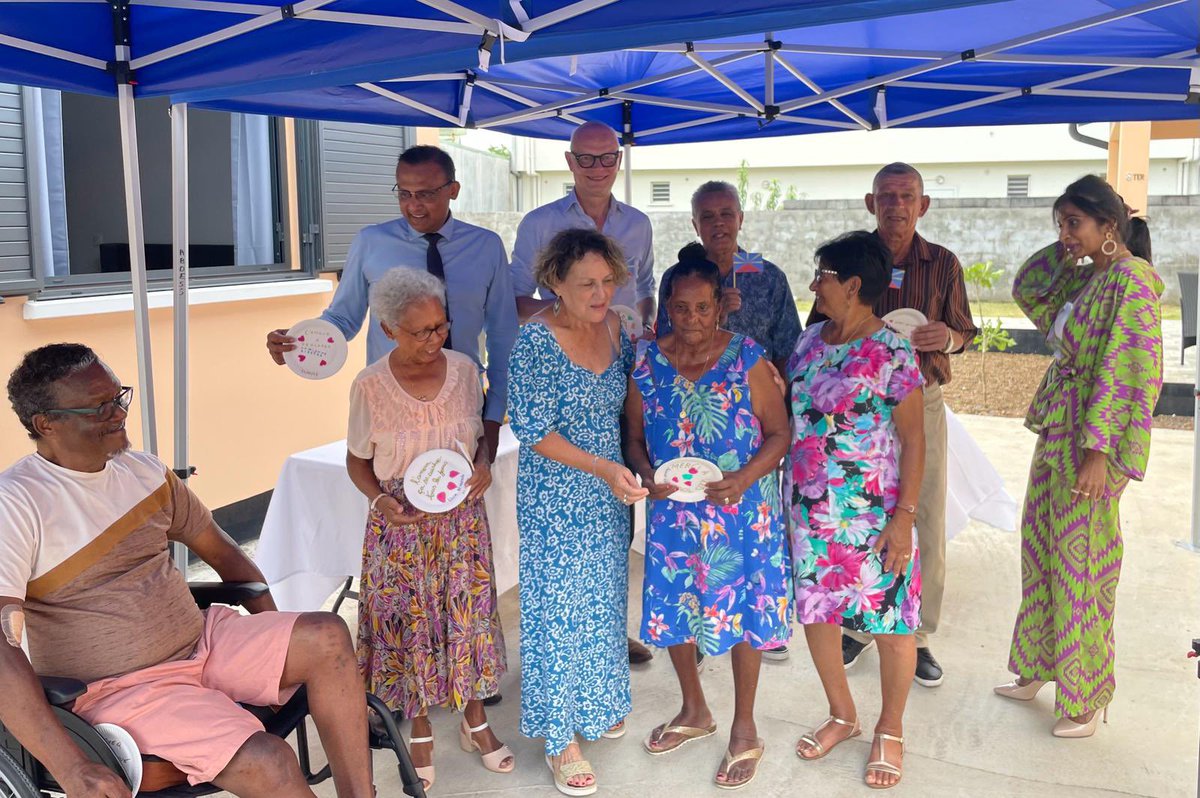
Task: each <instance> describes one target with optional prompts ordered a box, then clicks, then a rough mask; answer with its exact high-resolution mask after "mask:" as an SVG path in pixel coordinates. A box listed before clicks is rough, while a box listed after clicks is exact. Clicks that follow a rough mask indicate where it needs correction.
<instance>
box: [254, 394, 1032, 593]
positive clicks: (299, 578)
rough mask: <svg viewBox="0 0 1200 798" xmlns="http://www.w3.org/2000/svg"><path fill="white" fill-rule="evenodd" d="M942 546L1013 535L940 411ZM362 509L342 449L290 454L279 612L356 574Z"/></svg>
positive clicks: (279, 530)
mask: <svg viewBox="0 0 1200 798" xmlns="http://www.w3.org/2000/svg"><path fill="white" fill-rule="evenodd" d="M946 421H947V428H946V436H947V446H946V450H947V456H946V536H947V538H953V537H954V536H955V535H957V534H958V533H959V532H961V531H962V530H963V529H964V528H965V527H966V525H967V521H968V520H969V519H970V518H974V519H976V520H978V521H983V522H984V523H988V524H991V525H992V526H995V527H998V528H1000V529H1005V530H1009V531H1012V530H1014V529H1016V523H1017V504H1016V502H1015V501H1013V498H1012V497H1011V496H1009V495H1008V492H1007V491H1006V490H1005V489H1004V481H1003V480H1002V479H1001V478H1000V475H999V473H997V472H996V469H995V468H993V467H992V464H991V463H990V462H988V459H987V456H986V455H985V454H984V453H983V450H982V449H980V448H979V445H978V444H976V443H975V440H974V439H973V438H972V437H971V435H970V433H969V432H967V430H966V428H965V427H963V425H962V422H960V421H959V420H958V419H957V418H956V417H955V416H954V414H953V413H952V412H950V409H949V408H946ZM518 447H519V444H518V442H517V439H516V438H515V437H514V436H513V434H512V430H511V429H510V428H509V427H507V426H505V427H504V428H503V429H501V431H500V447H499V448H500V451H499V454H498V455H497V457H496V462H495V464H494V465H493V466H492V486H491V487H490V488H489V489H488V492H487V494H486V496H485V497H484V502H485V503H486V505H487V514H488V525H489V527H490V528H491V533H492V558H493V562H494V564H495V570H496V589H497V590H498V591H499V592H500V593H503V592H505V591H506V590H508V589H510V588H511V587H513V586H514V585H516V583H517V546H518V535H517V449H518ZM643 505H644V503H642V505H639V507H638V512H637V514H636V516H635V517H636V519H637V523H636V528H635V531H634V543H633V547H634V549H635V550H636V551H639V552H642V553H644V552H645V511H644V509H643ZM366 519H367V499H366V497H365V496H363V495H362V493H360V492H359V491H358V488H356V487H354V483H352V482H351V481H350V477H349V475H348V474H347V473H346V442H345V441H337V442H336V443H330V444H326V445H325V446H318V447H317V448H315V449H308V450H306V451H303V452H297V453H296V454H293V455H292V456H291V457H289V458H288V459H287V462H286V463H284V466H283V470H282V471H281V472H280V474H279V481H278V482H277V483H276V485H275V492H274V494H273V495H272V496H271V505H270V507H268V509H267V517H266V519H265V520H264V522H263V528H262V536H261V537H260V538H259V542H258V550H257V552H256V553H255V557H254V559H255V562H257V563H258V567H259V568H260V569H262V572H263V575H264V576H266V578H267V581H268V582H269V583H270V585H271V593H272V594H273V595H274V597H275V603H276V604H277V605H278V606H279V609H281V610H293V611H310V610H317V609H320V608H321V606H322V605H324V603H325V601H326V599H328V598H329V596H330V595H332V594H333V591H334V590H336V589H337V587H338V585H340V584H341V583H342V582H344V581H346V577H348V576H358V574H359V572H360V570H361V568H362V539H363V532H364V529H365V526H366Z"/></svg>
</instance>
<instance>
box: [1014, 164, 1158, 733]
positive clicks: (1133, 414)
mask: <svg viewBox="0 0 1200 798" xmlns="http://www.w3.org/2000/svg"><path fill="white" fill-rule="evenodd" d="M1054 217H1055V220H1056V222H1057V223H1058V228H1059V240H1058V241H1057V242H1056V243H1055V244H1052V245H1051V246H1049V247H1046V248H1045V249H1043V250H1042V251H1040V252H1038V253H1037V254H1035V255H1033V256H1032V257H1031V258H1030V259H1029V260H1028V261H1026V262H1025V265H1024V266H1022V267H1021V269H1020V271H1019V272H1018V273H1017V277H1016V280H1015V282H1014V284H1013V298H1014V299H1016V301H1017V304H1019V305H1020V306H1021V310H1023V311H1024V312H1025V315H1027V316H1028V317H1029V319H1030V320H1031V321H1032V322H1033V323H1034V324H1036V325H1037V328H1038V329H1039V330H1041V331H1042V332H1043V333H1045V334H1046V335H1047V340H1048V341H1049V342H1050V343H1051V345H1052V346H1053V348H1054V361H1053V362H1052V363H1051V364H1050V368H1049V369H1047V371H1046V376H1045V377H1044V378H1043V379H1042V384H1041V386H1040V387H1039V388H1038V391H1037V393H1036V394H1035V395H1034V399H1033V403H1032V404H1031V405H1030V408H1029V413H1028V415H1027V416H1026V417H1025V425H1026V426H1027V427H1029V428H1030V429H1031V430H1033V431H1034V432H1036V433H1037V435H1038V439H1037V445H1036V447H1035V448H1034V452H1033V464H1032V466H1031V467H1030V472H1029V487H1028V488H1027V489H1026V493H1025V509H1024V514H1023V518H1022V521H1021V585H1022V594H1021V608H1020V610H1019V611H1018V613H1017V620H1016V624H1015V628H1014V629H1013V640H1012V650H1011V654H1010V657H1009V662H1008V667H1009V670H1010V671H1012V672H1013V673H1014V674H1016V675H1017V679H1015V680H1014V681H1012V682H1009V683H1008V684H1004V685H1001V686H999V687H997V688H996V693H998V694H999V695H1002V696H1004V697H1006V698H1014V699H1019V700H1029V699H1031V698H1033V697H1034V696H1035V695H1036V694H1037V692H1038V690H1039V689H1041V687H1042V686H1043V685H1044V684H1045V683H1046V682H1054V683H1055V687H1056V691H1055V701H1054V710H1055V714H1056V715H1058V721H1057V723H1055V725H1054V729H1053V733H1054V735H1055V736H1057V737H1088V736H1091V735H1092V734H1093V733H1095V730H1096V726H1097V720H1098V718H1099V717H1100V716H1101V715H1102V712H1103V711H1104V710H1105V708H1106V707H1107V706H1108V704H1109V702H1110V701H1112V697H1113V693H1114V691H1115V690H1116V681H1115V679H1114V676H1113V658H1114V655H1115V641H1114V639H1113V612H1114V610H1115V608H1116V607H1115V601H1116V590H1117V578H1118V576H1119V575H1120V571H1121V555H1122V551H1123V547H1122V543H1121V526H1120V518H1119V503H1120V500H1121V494H1122V493H1123V492H1124V490H1125V486H1126V485H1127V484H1128V483H1129V480H1131V479H1136V480H1140V479H1142V478H1143V477H1144V476H1145V472H1146V461H1147V459H1148V457H1149V454H1150V425H1151V416H1152V415H1153V412H1154V405H1155V403H1156V402H1157V401H1158V394H1159V391H1160V389H1161V388H1162V329H1161V318H1162V314H1161V309H1160V307H1159V297H1160V296H1162V291H1163V283H1162V280H1161V279H1160V278H1159V276H1158V274H1157V273H1155V271H1154V268H1153V267H1152V266H1151V265H1150V264H1149V263H1148V262H1147V261H1145V260H1143V259H1142V258H1140V257H1137V256H1135V255H1134V254H1133V253H1131V252H1130V251H1129V248H1128V247H1127V246H1126V243H1125V242H1126V241H1128V240H1129V238H1128V235H1129V220H1128V210H1127V208H1126V207H1125V205H1124V203H1123V202H1122V201H1121V198H1120V197H1119V196H1117V194H1116V192H1115V191H1113V190H1112V188H1110V187H1109V186H1108V184H1107V183H1105V182H1104V181H1103V180H1102V179H1100V178H1099V177H1096V176H1094V175H1088V176H1086V177H1083V178H1081V179H1079V180H1077V181H1076V182H1074V183H1072V184H1071V185H1070V186H1068V187H1067V190H1066V192H1065V193H1064V194H1063V195H1062V196H1061V197H1059V198H1058V200H1057V201H1056V202H1055V203H1054ZM1147 248H1148V241H1147ZM1146 254H1148V253H1146ZM1084 258H1088V259H1090V261H1091V262H1090V263H1085V262H1081V260H1082V259H1084Z"/></svg>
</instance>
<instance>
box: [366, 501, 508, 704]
mask: <svg viewBox="0 0 1200 798" xmlns="http://www.w3.org/2000/svg"><path fill="white" fill-rule="evenodd" d="M383 488H384V490H386V491H387V492H388V493H389V494H391V495H392V496H394V497H396V499H397V500H398V501H399V502H400V504H401V506H402V507H403V508H404V512H405V513H406V514H411V513H415V512H416V510H415V508H414V507H413V506H412V505H411V504H409V503H408V500H407V499H406V498H404V490H403V481H402V480H399V479H397V480H392V481H389V482H385V483H383ZM359 595H360V599H359V604H358V649H357V653H358V666H359V670H360V671H361V672H362V673H363V675H364V676H365V678H366V681H367V689H368V690H369V691H371V692H372V693H374V694H375V695H376V696H378V697H379V698H380V699H382V700H383V701H384V702H385V703H386V704H387V705H388V707H390V708H391V709H392V710H393V711H398V712H401V713H403V714H404V716H405V717H409V718H411V717H416V716H419V715H423V714H424V713H425V710H426V708H428V707H431V706H446V707H449V708H451V709H462V708H463V707H464V706H465V705H466V703H467V702H468V701H473V700H476V699H483V698H487V697H488V696H491V695H495V694H496V693H497V692H499V687H500V677H501V676H503V675H504V672H505V670H506V669H507V665H506V662H505V653H504V634H503V632H502V631H501V629H500V616H499V613H498V607H497V600H496V577H495V574H494V572H493V570H492V541H491V535H490V534H489V532H488V523H487V512H486V510H485V508H484V504H483V500H482V499H480V500H477V501H467V502H464V503H462V504H460V505H459V506H458V507H456V508H455V509H453V510H451V511H450V512H448V513H442V514H438V515H426V516H424V517H423V518H422V519H421V520H420V521H418V522H417V523H414V524H404V525H401V526H394V525H391V524H388V523H387V521H386V519H385V518H384V516H383V513H381V512H377V511H376V512H372V513H371V514H370V517H369V518H368V519H367V530H366V535H365V537H364V539H363V561H362V583H361V586H360V590H359Z"/></svg>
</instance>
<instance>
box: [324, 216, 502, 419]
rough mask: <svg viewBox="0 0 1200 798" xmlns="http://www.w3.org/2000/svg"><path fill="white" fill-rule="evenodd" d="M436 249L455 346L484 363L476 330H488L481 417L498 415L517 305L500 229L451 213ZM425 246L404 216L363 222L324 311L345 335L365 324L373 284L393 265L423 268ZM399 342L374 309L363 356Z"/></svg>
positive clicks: (384, 351)
mask: <svg viewBox="0 0 1200 798" xmlns="http://www.w3.org/2000/svg"><path fill="white" fill-rule="evenodd" d="M438 232H439V233H441V235H442V240H441V241H439V242H438V251H439V252H440V253H441V255H442V265H443V268H444V269H445V273H446V297H447V300H448V302H449V306H450V307H449V315H450V322H451V324H452V325H453V326H452V327H451V331H450V340H451V343H453V344H454V347H453V348H454V350H455V351H457V352H461V353H463V354H464V355H466V356H467V357H469V358H471V359H472V360H474V361H475V364H476V365H477V366H479V367H480V370H481V371H482V369H483V366H482V361H481V360H480V357H479V336H480V334H481V333H483V332H484V331H486V332H487V339H486V340H487V362H488V367H487V375H488V393H487V401H486V403H485V404H484V410H483V417H484V418H485V419H486V420H488V421H497V422H502V421H503V420H504V411H505V406H506V404H507V401H508V356H509V353H511V352H512V348H513V342H514V341H515V340H516V338H517V307H516V303H515V302H514V301H513V293H512V286H511V284H510V282H509V275H508V258H507V257H506V256H505V253H504V244H503V243H502V242H501V241H500V236H498V235H496V234H495V233H493V232H492V231H491V230H485V229H484V228H482V227H476V226H475V225H473V224H467V223H466V222H462V221H459V220H457V219H455V218H454V217H453V216H451V217H449V218H448V219H447V220H446V223H445V224H444V225H442V228H441V229H440V230H438ZM428 249H429V242H427V241H426V240H425V239H424V238H423V237H422V234H421V233H418V232H417V231H416V230H413V229H412V227H410V226H409V224H408V222H407V221H405V220H404V219H403V218H400V219H393V220H392V221H390V222H383V223H382V224H375V225H371V226H370V227H364V228H363V229H362V230H360V231H359V233H358V235H356V236H355V237H354V241H353V242H352V243H351V244H350V253H349V254H348V255H347V257H346V267H345V268H344V269H343V270H342V278H341V280H340V281H339V283H338V288H337V293H335V294H334V295H333V301H332V302H331V303H329V307H328V309H326V311H325V312H324V313H322V314H321V318H323V319H326V320H327V321H329V322H331V323H333V325H334V326H336V327H337V328H338V329H339V330H341V331H342V333H343V334H344V335H345V336H346V338H353V337H354V336H355V335H356V334H357V333H358V331H359V329H360V328H361V327H362V323H363V318H364V317H365V316H366V315H367V310H368V293H369V291H370V289H371V285H372V284H373V283H375V281H376V280H378V279H380V278H381V277H383V275H384V274H385V273H386V272H387V271H388V270H389V269H394V268H396V267H397V266H399V267H403V268H408V269H420V270H421V271H425V259H426V254H427V252H428ZM395 346H396V344H395V343H394V342H393V341H392V340H391V339H390V338H388V337H387V336H386V335H384V334H383V330H382V329H381V328H380V326H379V319H377V318H376V317H375V314H374V313H372V314H371V327H370V329H369V330H368V331H367V362H368V363H374V362H375V361H376V360H378V359H379V358H381V357H383V356H384V355H386V354H387V353H388V352H390V351H392V349H394V348H395Z"/></svg>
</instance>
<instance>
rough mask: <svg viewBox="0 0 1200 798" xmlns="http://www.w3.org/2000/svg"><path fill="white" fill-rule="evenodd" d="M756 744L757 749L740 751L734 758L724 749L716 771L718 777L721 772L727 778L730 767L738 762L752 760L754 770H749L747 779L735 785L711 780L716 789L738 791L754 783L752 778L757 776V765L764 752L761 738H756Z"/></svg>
mask: <svg viewBox="0 0 1200 798" xmlns="http://www.w3.org/2000/svg"><path fill="white" fill-rule="evenodd" d="M757 742H758V747H757V748H751V749H749V750H748V751H742V752H741V753H740V754H738V755H737V756H734V755H733V753H732V752H730V751H729V749H725V756H724V758H723V759H721V767H720V768H718V769H717V775H720V774H721V772H722V771H723V772H724V773H725V775H726V776H728V775H729V769H730V768H731V767H733V766H734V765H736V764H737V763H738V762H746V761H750V760H753V762H754V768H753V769H751V771H750V775H749V776H748V777H747V778H745V779H743V780H742V781H739V782H737V783H736V784H730V783H729V782H727V781H719V780H717V779H713V783H714V784H716V785H717V786H718V787H720V788H721V789H722V790H740V789H741V788H743V787H745V786H746V785H747V784H749V783H750V782H752V781H754V777H755V776H757V775H758V763H759V762H761V761H762V756H763V752H764V751H765V750H766V745H765V744H764V743H763V741H762V738H761V737H760V738H758V741H757Z"/></svg>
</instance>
